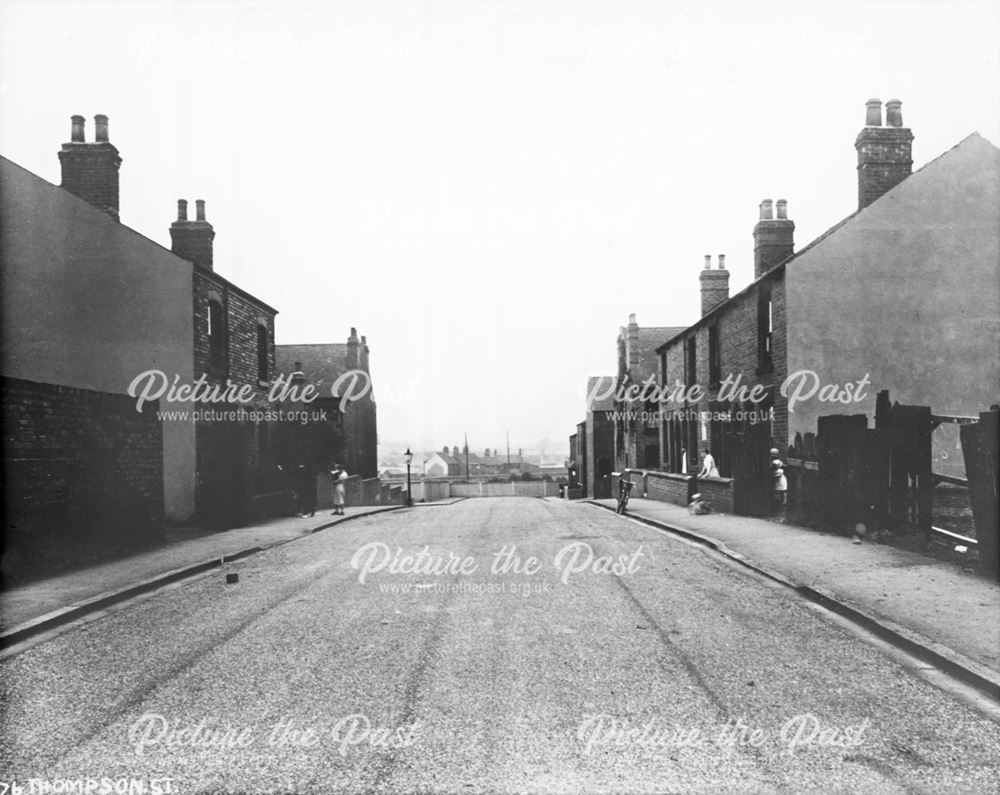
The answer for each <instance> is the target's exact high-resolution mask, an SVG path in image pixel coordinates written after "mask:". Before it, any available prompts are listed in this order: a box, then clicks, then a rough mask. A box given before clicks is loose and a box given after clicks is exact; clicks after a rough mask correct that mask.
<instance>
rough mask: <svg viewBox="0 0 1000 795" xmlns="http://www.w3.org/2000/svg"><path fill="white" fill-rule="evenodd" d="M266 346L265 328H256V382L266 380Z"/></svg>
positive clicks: (259, 326) (261, 326) (260, 326)
mask: <svg viewBox="0 0 1000 795" xmlns="http://www.w3.org/2000/svg"><path fill="white" fill-rule="evenodd" d="M267 363H268V344H267V327H266V326H263V325H258V326H257V380H259V381H266V380H267V379H268V375H269V373H268V367H267Z"/></svg>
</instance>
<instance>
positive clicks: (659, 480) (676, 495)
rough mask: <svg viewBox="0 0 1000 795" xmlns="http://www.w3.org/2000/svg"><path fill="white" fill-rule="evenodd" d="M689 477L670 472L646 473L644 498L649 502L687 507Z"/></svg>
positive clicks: (690, 492) (689, 492) (689, 486)
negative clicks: (654, 501) (656, 501)
mask: <svg viewBox="0 0 1000 795" xmlns="http://www.w3.org/2000/svg"><path fill="white" fill-rule="evenodd" d="M693 480H694V478H692V477H691V476H690V475H677V474H674V473H672V472H648V473H647V474H646V496H647V497H648V498H649V499H651V500H660V501H661V502H672V503H674V504H675V505H687V504H688V502H689V501H690V496H691V494H692V493H693V492H692V491H691V482H692V481H693Z"/></svg>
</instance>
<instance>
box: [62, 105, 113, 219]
mask: <svg viewBox="0 0 1000 795" xmlns="http://www.w3.org/2000/svg"><path fill="white" fill-rule="evenodd" d="M70 118H71V123H72V126H71V127H70V136H69V143H65V144H63V145H62V149H61V150H60V151H59V163H60V164H61V165H62V187H63V188H65V189H66V190H68V191H69V192H70V193H72V194H73V195H74V196H78V197H79V198H81V199H83V200H84V201H85V202H87V203H89V204H92V205H94V207H96V208H97V209H99V210H102V211H103V212H106V213H107V214H108V215H110V216H111V217H112V218H114V219H115V220H116V221H117V220H118V169H119V168H121V164H122V159H121V157H120V156H119V154H118V150H117V149H116V148H115V146H114V145H113V144H112V143H111V142H110V141H109V140H108V117H107V116H104V115H98V116H95V117H94V125H95V128H96V131H97V132H96V137H95V140H94V142H93V143H90V144H88V143H87V141H86V138H85V136H84V125H85V123H86V122H85V120H84V118H83V116H72V117H70Z"/></svg>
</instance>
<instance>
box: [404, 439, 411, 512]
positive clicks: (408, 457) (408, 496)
mask: <svg viewBox="0 0 1000 795" xmlns="http://www.w3.org/2000/svg"><path fill="white" fill-rule="evenodd" d="M403 458H405V459H406V505H407V507H410V508H412V507H413V493H412V492H411V491H410V464H411V463H412V462H413V453H411V452H410V448H409V447H407V448H406V452H405V453H403Z"/></svg>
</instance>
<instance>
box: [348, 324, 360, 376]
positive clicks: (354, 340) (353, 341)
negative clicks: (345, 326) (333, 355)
mask: <svg viewBox="0 0 1000 795" xmlns="http://www.w3.org/2000/svg"><path fill="white" fill-rule="evenodd" d="M358 348H359V342H358V330H357V329H356V328H354V326H351V336H349V337H348V338H347V361H346V364H347V369H348V370H357V369H358V365H359V364H360V361H361V359H360V356H359V352H358Z"/></svg>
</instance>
